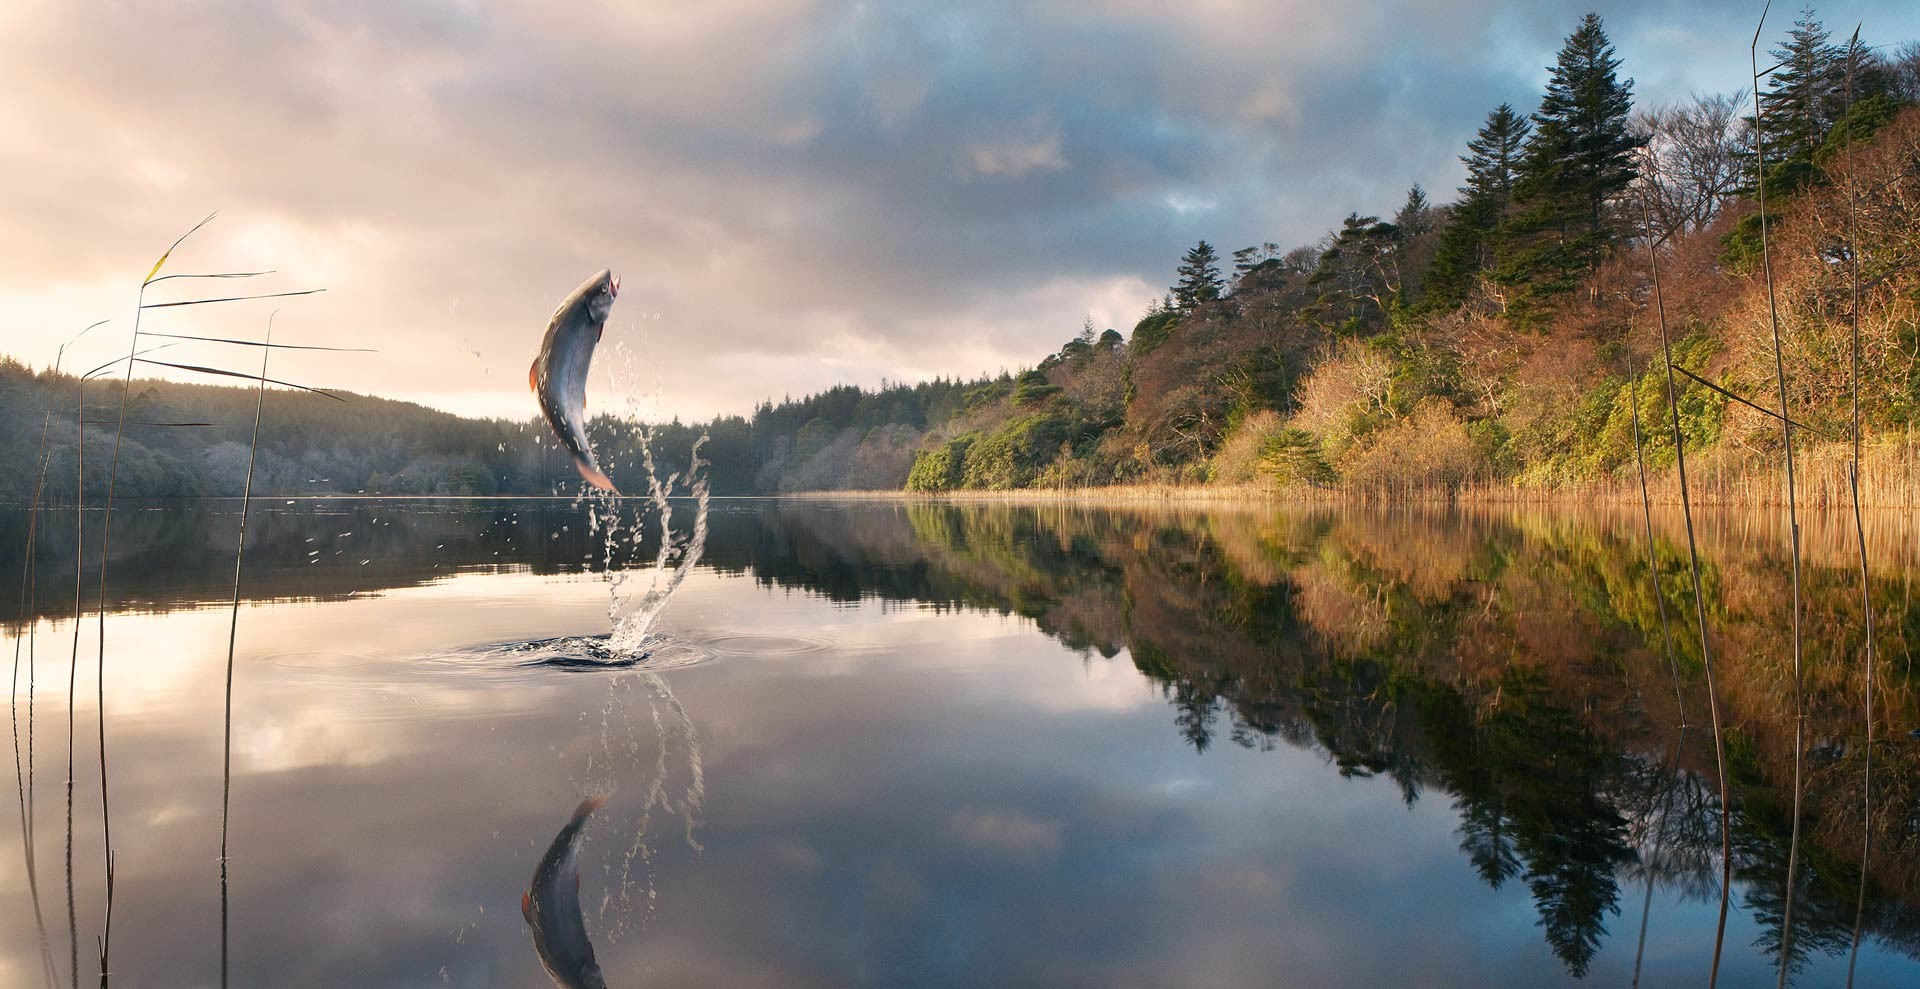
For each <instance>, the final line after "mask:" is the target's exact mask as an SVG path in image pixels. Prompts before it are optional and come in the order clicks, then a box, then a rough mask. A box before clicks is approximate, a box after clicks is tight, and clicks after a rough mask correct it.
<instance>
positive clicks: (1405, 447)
mask: <svg viewBox="0 0 1920 989" xmlns="http://www.w3.org/2000/svg"><path fill="white" fill-rule="evenodd" d="M1485 466H1486V462H1485V460H1483V459H1482V458H1481V455H1480V449H1479V446H1478V444H1476V443H1475V442H1474V439H1473V436H1472V435H1471V434H1469V433H1468V431H1467V424H1466V423H1464V422H1462V421H1461V420H1460V417H1459V416H1457V415H1455V414H1454V411H1453V406H1452V405H1451V404H1450V403H1448V402H1445V401H1443V400H1440V399H1434V398H1429V399H1423V400H1422V401H1421V402H1420V404H1418V405H1416V406H1414V410H1413V414H1412V415H1410V416H1407V417H1405V418H1402V419H1397V420H1394V421H1393V422H1392V423H1391V424H1390V425H1388V426H1386V427H1385V428H1383V429H1381V430H1379V431H1378V432H1376V433H1374V435H1373V437H1372V442H1371V443H1369V444H1368V445H1367V446H1366V447H1365V448H1364V449H1357V450H1354V451H1351V452H1350V453H1349V455H1348V456H1347V458H1346V459H1345V461H1344V462H1343V463H1342V464H1341V467H1342V473H1343V474H1344V475H1345V477H1346V480H1347V483H1348V485H1350V486H1351V487H1353V488H1355V489H1358V490H1370V491H1390V490H1396V489H1408V488H1443V489H1445V490H1448V491H1452V490H1454V489H1456V488H1458V487H1459V486H1460V485H1462V484H1464V483H1466V482H1467V481H1468V480H1470V479H1472V478H1473V477H1474V476H1475V475H1478V474H1483V473H1484V472H1485Z"/></svg>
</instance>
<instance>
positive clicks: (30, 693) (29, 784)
mask: <svg viewBox="0 0 1920 989" xmlns="http://www.w3.org/2000/svg"><path fill="white" fill-rule="evenodd" d="M105 323H106V320H101V321H100V322H98V323H94V324H93V325H91V326H88V327H87V328H86V329H83V330H81V331H80V332H79V333H76V334H74V335H73V337H72V339H69V340H67V341H66V342H65V343H62V344H61V345H60V347H59V349H58V350H56V351H55V352H54V358H53V377H54V378H56V379H57V378H58V377H59V375H60V368H61V366H62V365H63V364H65V362H66V357H67V348H68V347H70V346H72V345H73V344H74V343H76V342H78V341H79V339H80V338H81V337H83V336H86V335H87V334H88V333H90V332H92V331H93V330H94V329H96V328H98V327H100V326H103V325H105ZM53 411H54V410H53V405H52V400H51V399H49V404H48V407H47V409H46V412H45V414H44V415H43V416H42V417H41V420H40V449H39V451H38V452H37V453H36V454H35V456H34V460H35V463H36V466H35V470H34V479H33V502H32V507H31V508H30V509H29V511H28V515H27V545H26V557H25V559H24V560H22V561H21V564H20V621H19V623H18V624H17V625H16V634H15V636H14V640H13V679H12V684H11V686H12V694H11V697H10V699H9V706H10V709H11V711H12V713H13V775H14V782H15V785H16V787H17V789H18V790H19V803H20V850H21V854H22V856H23V857H24V858H25V866H26V879H27V896H28V898H29V899H31V900H32V902H33V929H34V935H35V941H36V943H37V944H38V946H39V949H40V963H41V968H42V973H41V974H43V975H44V976H46V981H47V984H48V985H54V984H56V983H57V982H59V979H60V972H59V968H58V966H57V965H56V964H55V963H54V960H53V948H52V944H51V943H50V942H49V940H48V938H47V920H46V914H45V913H44V912H43V911H42V910H41V908H40V878H39V877H40V866H39V856H38V855H37V854H36V848H35V841H34V826H35V818H36V817H37V814H36V812H35V808H34V791H35V786H34V775H35V764H36V759H35V753H34V736H35V734H36V729H35V726H34V693H35V682H36V679H37V671H36V669H35V666H36V661H35V660H36V657H35V645H36V642H35V640H36V638H37V627H38V625H39V622H38V621H37V619H36V618H35V616H34V612H35V611H36V610H37V606H38V598H39V583H40V573H39V570H40V568H39V565H38V561H39V534H40V512H41V501H42V499H43V498H44V497H45V495H46V487H47V466H48V463H49V461H50V460H51V447H50V446H49V444H48V438H49V436H50V434H51V432H52V428H53ZM82 418H84V417H82ZM80 428H82V429H85V428H86V424H85V422H81V423H80ZM23 643H24V644H25V646H26V653H27V752H26V760H25V764H24V765H23V764H22V760H21V758H20V720H19V708H18V696H19V689H20V650H21V645H22V644H23Z"/></svg>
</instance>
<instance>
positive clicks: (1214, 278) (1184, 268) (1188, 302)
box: [1173, 240, 1225, 311]
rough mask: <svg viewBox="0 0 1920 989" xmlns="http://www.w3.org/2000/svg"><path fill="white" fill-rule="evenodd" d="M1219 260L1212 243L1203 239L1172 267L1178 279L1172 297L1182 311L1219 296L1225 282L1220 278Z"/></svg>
mask: <svg viewBox="0 0 1920 989" xmlns="http://www.w3.org/2000/svg"><path fill="white" fill-rule="evenodd" d="M1219 261H1220V258H1219V256H1218V255H1217V254H1215V253H1214V250H1213V245H1212V244H1209V243H1207V242H1206V241H1204V240H1203V241H1201V242H1200V243H1198V244H1195V245H1194V246H1193V249H1192V250H1190V251H1188V252H1187V253H1186V256H1185V257H1183V258H1181V263H1180V267H1178V268H1176V269H1174V271H1175V273H1176V274H1178V275H1179V276H1180V280H1179V281H1178V282H1176V283H1175V284H1174V286H1173V297H1174V301H1175V303H1176V304H1177V305H1178V307H1179V308H1180V309H1181V310H1182V311H1188V310H1192V309H1194V308H1195V307H1197V306H1199V305H1200V304H1202V303H1206V302H1212V301H1213V300H1215V299H1218V298H1220V290H1221V289H1222V288H1224V287H1225V283H1224V282H1222V281H1221V280H1220V264H1219Z"/></svg>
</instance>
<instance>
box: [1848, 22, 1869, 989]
mask: <svg viewBox="0 0 1920 989" xmlns="http://www.w3.org/2000/svg"><path fill="white" fill-rule="evenodd" d="M1859 60H1860V28H1859V27H1858V26H1855V27H1854V29H1853V38H1852V39H1851V40H1850V41H1848V42H1847V84H1846V91H1845V110H1844V111H1843V112H1842V114H1841V117H1840V119H1841V120H1842V121H1844V123H1843V124H1842V126H1844V127H1846V128H1847V132H1846V134H1845V135H1843V137H1842V144H1841V154H1842V155H1843V156H1844V157H1843V160H1844V162H1845V167H1846V172H1847V281H1848V288H1849V290H1850V294H1851V305H1850V307H1849V316H1850V321H1851V323H1852V326H1853V375H1852V381H1851V384H1852V386H1853V388H1852V392H1853V395H1852V411H1853V461H1852V463H1851V465H1850V469H1849V470H1848V471H1847V481H1848V490H1849V491H1850V492H1851V493H1852V495H1853V531H1854V535H1855V537H1856V540H1857V542H1858V543H1859V547H1860V620H1861V622H1862V624H1863V628H1864V630H1865V632H1866V648H1865V650H1864V652H1865V656H1864V658H1863V660H1862V670H1863V672H1862V675H1861V681H1862V685H1863V687H1864V692H1865V695H1866V700H1865V704H1866V716H1865V718H1866V729H1867V738H1866V744H1865V746H1863V748H1864V751H1865V754H1866V755H1865V766H1864V768H1863V770H1862V774H1861V782H1860V822H1861V823H1860V894H1859V899H1858V900H1857V901H1856V903H1855V905H1854V912H1853V945H1852V947H1851V949H1850V950H1849V951H1848V954H1847V986H1848V987H1849V989H1851V987H1852V986H1853V975H1854V968H1855V965H1856V964H1857V963H1858V962H1859V960H1860V932H1861V928H1862V927H1863V926H1864V925H1865V922H1866V915H1867V878H1868V875H1869V873H1870V870H1869V868H1868V867H1869V865H1870V863H1871V861H1872V859H1873V674H1874V668H1875V667H1876V665H1877V664H1876V663H1875V659H1876V658H1877V653H1878V651H1877V650H1876V649H1875V646H1874V629H1873V599H1872V597H1871V595H1870V594H1869V592H1868V584H1867V532H1866V526H1865V525H1864V524H1863V523H1862V521H1861V518H1860V244H1859V239H1858V236H1857V230H1856V229H1855V215H1854V186H1853V82H1854V72H1855V70H1856V69H1857V68H1858V67H1859Z"/></svg>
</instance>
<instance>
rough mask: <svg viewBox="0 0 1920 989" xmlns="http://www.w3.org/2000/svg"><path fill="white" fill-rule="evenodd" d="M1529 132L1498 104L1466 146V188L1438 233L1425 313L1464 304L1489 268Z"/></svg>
mask: <svg viewBox="0 0 1920 989" xmlns="http://www.w3.org/2000/svg"><path fill="white" fill-rule="evenodd" d="M1531 130H1532V125H1531V124H1529V123H1528V122H1527V118H1525V117H1523V116H1521V115H1520V114H1519V113H1516V112H1515V111H1514V109H1513V107H1512V106H1511V105H1509V104H1506V103H1502V104H1500V105H1499V106H1498V107H1495V108H1494V110H1493V112H1492V113H1489V114H1488V115H1487V122H1486V124H1484V125H1483V126H1482V127H1481V128H1480V132H1479V133H1478V134H1476V135H1475V136H1474V139H1473V140H1471V141H1468V142H1467V154H1464V155H1462V156H1460V162H1461V164H1464V165H1466V166H1467V184H1466V185H1464V186H1462V187H1461V188H1460V202H1459V203H1458V204H1457V205H1455V206H1454V208H1453V210H1452V215H1451V216H1450V217H1449V218H1448V220H1447V225H1446V227H1445V229H1443V230H1442V231H1441V233H1440V243H1439V246H1438V247H1437V248H1436V250H1435V252H1434V256H1433V264H1432V266H1431V267H1430V268H1429V269H1428V272H1427V277H1426V285H1425V292H1426V294H1425V300H1424V302H1425V305H1426V306H1427V307H1428V308H1448V307H1451V306H1457V305H1459V304H1460V303H1461V302H1464V301H1466V298H1467V292H1468V290H1470V289H1471V288H1472V287H1473V280H1474V278H1475V276H1477V275H1478V274H1479V273H1480V272H1482V271H1485V270H1486V269H1487V267H1488V266H1489V265H1491V264H1492V262H1493V254H1494V240H1495V237H1494V234H1495V233H1496V231H1498V229H1499V227H1500V222H1501V220H1502V218H1503V217H1504V216H1505V214H1506V210H1507V204H1508V203H1509V202H1510V201H1511V200H1512V198H1513V182H1514V173H1515V171H1516V170H1517V169H1518V168H1519V165H1520V151H1521V149H1522V148H1523V147H1524V146H1525V144H1526V140H1527V135H1528V133H1529V132H1530V131H1531Z"/></svg>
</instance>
